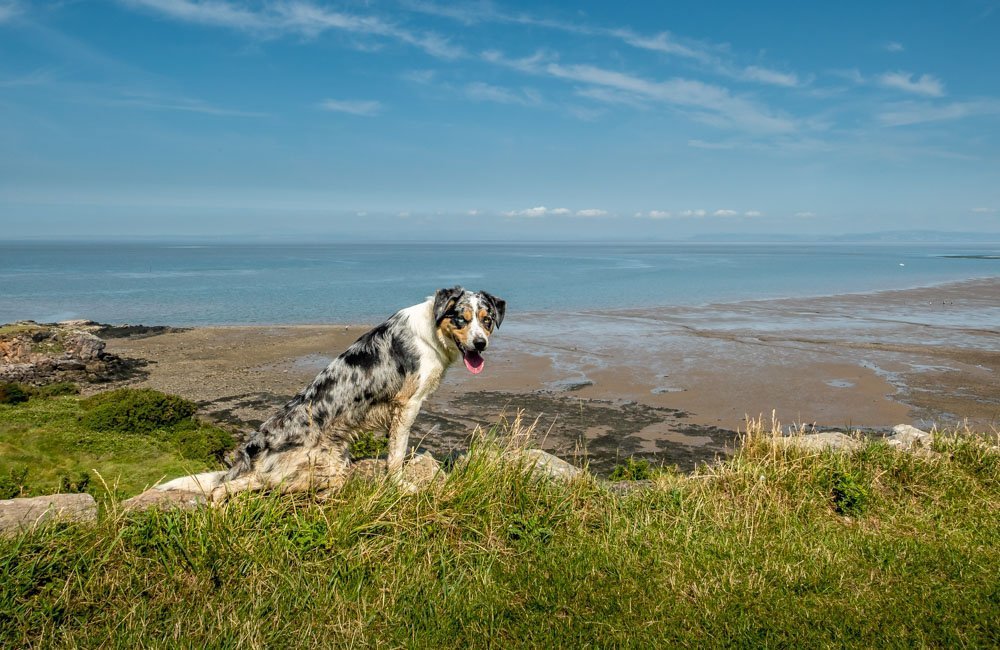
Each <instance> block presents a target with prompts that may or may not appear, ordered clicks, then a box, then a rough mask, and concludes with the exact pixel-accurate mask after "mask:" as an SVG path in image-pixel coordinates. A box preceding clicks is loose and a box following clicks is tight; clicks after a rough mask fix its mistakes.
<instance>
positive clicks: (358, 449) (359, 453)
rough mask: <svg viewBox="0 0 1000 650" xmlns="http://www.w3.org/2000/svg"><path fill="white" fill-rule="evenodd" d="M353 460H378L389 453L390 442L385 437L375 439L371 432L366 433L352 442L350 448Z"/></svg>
mask: <svg viewBox="0 0 1000 650" xmlns="http://www.w3.org/2000/svg"><path fill="white" fill-rule="evenodd" d="M349 451H350V454H351V458H352V459H354V460H361V459H362V458H378V457H379V456H383V455H385V454H387V453H389V440H388V439H387V438H385V437H382V436H380V437H375V434H374V433H372V432H371V431H366V432H365V433H363V434H361V435H360V436H358V437H357V438H355V439H354V440H353V441H352V442H351V446H350V448H349Z"/></svg>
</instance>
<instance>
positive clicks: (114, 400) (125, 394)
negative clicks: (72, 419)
mask: <svg viewBox="0 0 1000 650" xmlns="http://www.w3.org/2000/svg"><path fill="white" fill-rule="evenodd" d="M80 406H81V407H83V409H84V410H85V411H86V412H85V413H84V414H83V416H82V417H81V418H80V421H81V423H82V424H83V425H84V426H85V427H87V428H88V429H91V430H93V431H117V432H121V433H127V432H133V433H149V432H151V431H156V430H157V429H169V428H172V427H174V426H176V425H177V424H180V423H181V422H184V421H185V420H189V419H190V418H191V416H192V415H194V413H195V411H196V410H197V409H198V407H197V406H196V405H195V403H194V402H191V401H188V400H186V399H184V398H182V397H178V396H176V395H167V394H165V393H161V392H159V391H156V390H151V389H148V388H143V389H134V388H119V389H118V390H112V391H109V392H107V393H100V394H98V395H94V396H93V397H90V398H88V399H85V400H83V401H81V402H80Z"/></svg>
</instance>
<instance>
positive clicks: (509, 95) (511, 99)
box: [465, 81, 542, 106]
mask: <svg viewBox="0 0 1000 650" xmlns="http://www.w3.org/2000/svg"><path fill="white" fill-rule="evenodd" d="M465 95H466V97H468V98H469V99H475V100H477V101H488V102H497V103H499V104H517V105H520V106H537V105H539V104H541V103H542V97H541V95H539V94H538V92H536V91H535V90H532V89H531V88H522V89H521V90H511V89H510V88H503V87H501V86H494V85H491V84H488V83H484V82H481V81H476V82H473V83H470V84H468V85H466V86H465Z"/></svg>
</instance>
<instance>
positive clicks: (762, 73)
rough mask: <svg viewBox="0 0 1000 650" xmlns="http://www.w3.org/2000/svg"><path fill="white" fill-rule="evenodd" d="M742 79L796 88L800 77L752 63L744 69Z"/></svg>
mask: <svg viewBox="0 0 1000 650" xmlns="http://www.w3.org/2000/svg"><path fill="white" fill-rule="evenodd" d="M741 77H742V79H744V80H746V81H757V82H760V83H764V84H771V85H772V86H784V87H786V88H794V87H796V86H798V85H799V83H800V82H799V78H798V76H797V75H795V74H793V73H791V72H779V71H777V70H771V69H769V68H762V67H760V66H756V65H751V66H748V67H746V68H744V69H743V74H742V75H741Z"/></svg>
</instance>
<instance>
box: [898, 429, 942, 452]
mask: <svg viewBox="0 0 1000 650" xmlns="http://www.w3.org/2000/svg"><path fill="white" fill-rule="evenodd" d="M892 430H893V434H892V435H891V436H889V437H888V438H886V442H887V443H889V445H890V446H892V447H895V448H896V449H899V450H900V451H917V450H920V449H924V450H930V447H931V442H932V441H933V440H934V436H932V435H931V434H929V433H927V432H926V431H921V430H920V429H918V428H916V427H912V426H910V425H909V424H897V425H896V426H894V427H893V428H892Z"/></svg>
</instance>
